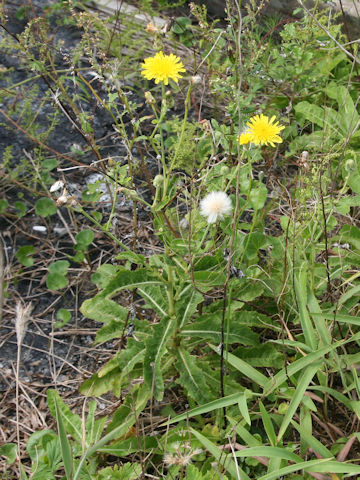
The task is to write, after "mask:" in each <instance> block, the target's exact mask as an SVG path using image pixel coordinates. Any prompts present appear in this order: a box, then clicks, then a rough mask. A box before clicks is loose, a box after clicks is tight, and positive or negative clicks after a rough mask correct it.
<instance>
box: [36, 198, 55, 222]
mask: <svg viewBox="0 0 360 480" xmlns="http://www.w3.org/2000/svg"><path fill="white" fill-rule="evenodd" d="M56 212H57V206H56V205H55V203H54V202H53V200H51V198H48V197H43V198H39V200H37V201H36V203H35V213H36V215H40V216H41V217H48V216H50V215H54V213H56Z"/></svg>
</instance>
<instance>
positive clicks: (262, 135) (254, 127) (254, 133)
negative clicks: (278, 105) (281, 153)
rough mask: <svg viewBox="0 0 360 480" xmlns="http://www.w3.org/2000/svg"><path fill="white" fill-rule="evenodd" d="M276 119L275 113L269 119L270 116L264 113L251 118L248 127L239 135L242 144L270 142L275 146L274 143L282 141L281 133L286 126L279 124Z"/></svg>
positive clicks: (266, 143)
mask: <svg viewBox="0 0 360 480" xmlns="http://www.w3.org/2000/svg"><path fill="white" fill-rule="evenodd" d="M275 119H276V117H275V115H274V116H273V117H271V118H270V120H269V117H267V116H266V115H263V114H262V113H261V114H260V115H255V116H254V117H252V118H250V121H249V122H248V123H247V124H246V125H247V126H248V129H247V130H246V132H244V133H242V134H241V135H240V136H239V137H238V142H239V143H240V145H246V144H247V143H250V142H251V143H254V144H255V145H268V144H269V145H271V146H272V147H275V145H274V143H282V138H281V137H280V136H279V133H280V132H281V130H283V129H284V128H285V127H284V126H283V125H279V122H275ZM274 122H275V123H274Z"/></svg>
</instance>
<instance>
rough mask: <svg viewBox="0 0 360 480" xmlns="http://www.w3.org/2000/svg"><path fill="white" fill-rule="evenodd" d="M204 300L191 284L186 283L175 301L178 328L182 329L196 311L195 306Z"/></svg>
mask: <svg viewBox="0 0 360 480" xmlns="http://www.w3.org/2000/svg"><path fill="white" fill-rule="evenodd" d="M203 300H204V297H203V296H202V295H201V293H199V292H198V291H197V290H195V289H194V287H193V285H192V284H190V285H189V284H188V285H187V286H186V287H185V288H184V289H183V290H182V291H181V292H180V293H179V298H178V301H177V302H176V306H175V308H176V316H177V318H178V325H179V329H182V328H183V327H184V326H185V325H186V324H187V323H188V321H189V320H190V319H191V317H192V316H193V315H194V313H195V312H196V309H197V306H198V305H199V303H201V302H202V301H203Z"/></svg>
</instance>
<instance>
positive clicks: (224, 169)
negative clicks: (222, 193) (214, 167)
mask: <svg viewBox="0 0 360 480" xmlns="http://www.w3.org/2000/svg"><path fill="white" fill-rule="evenodd" d="M229 172H230V168H229V167H228V166H227V165H223V166H222V167H221V168H220V175H221V176H222V177H225V175H227V174H228V173H229Z"/></svg>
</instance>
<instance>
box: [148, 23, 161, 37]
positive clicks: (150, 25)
mask: <svg viewBox="0 0 360 480" xmlns="http://www.w3.org/2000/svg"><path fill="white" fill-rule="evenodd" d="M145 30H146V31H147V32H149V33H151V34H153V35H154V34H155V33H158V31H159V29H158V28H157V26H156V25H154V24H153V23H152V22H149V23H148V24H147V25H146V28H145Z"/></svg>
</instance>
